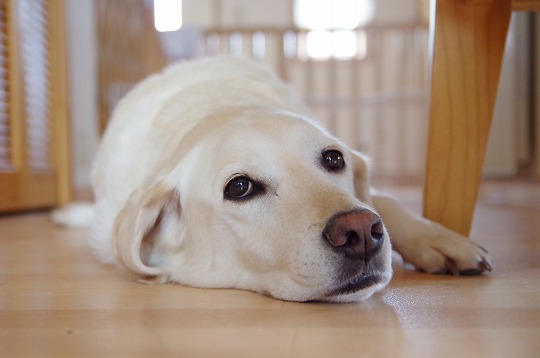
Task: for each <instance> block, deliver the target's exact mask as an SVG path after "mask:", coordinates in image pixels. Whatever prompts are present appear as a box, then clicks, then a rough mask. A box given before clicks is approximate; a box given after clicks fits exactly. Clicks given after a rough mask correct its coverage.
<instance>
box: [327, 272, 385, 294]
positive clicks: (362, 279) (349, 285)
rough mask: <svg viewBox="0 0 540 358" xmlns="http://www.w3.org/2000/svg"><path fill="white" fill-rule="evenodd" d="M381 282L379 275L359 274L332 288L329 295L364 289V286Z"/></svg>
mask: <svg viewBox="0 0 540 358" xmlns="http://www.w3.org/2000/svg"><path fill="white" fill-rule="evenodd" d="M379 282H381V278H380V277H379V276H374V275H359V276H356V277H354V278H353V279H351V280H349V281H348V282H346V283H345V284H344V285H341V286H340V287H338V288H337V289H334V290H332V291H331V292H330V293H329V294H328V296H339V295H347V294H351V293H355V292H358V291H360V290H363V289H364V288H368V287H371V286H373V285H376V284H377V283H379Z"/></svg>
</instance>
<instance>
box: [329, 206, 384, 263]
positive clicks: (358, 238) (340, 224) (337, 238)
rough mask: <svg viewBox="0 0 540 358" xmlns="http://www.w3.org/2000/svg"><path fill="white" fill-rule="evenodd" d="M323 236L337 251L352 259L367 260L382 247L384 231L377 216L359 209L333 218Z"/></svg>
mask: <svg viewBox="0 0 540 358" xmlns="http://www.w3.org/2000/svg"><path fill="white" fill-rule="evenodd" d="M323 236H324V237H325V238H326V240H328V242H329V243H330V245H332V247H333V248H335V249H336V250H338V251H343V252H344V253H345V254H346V255H347V256H349V257H351V258H363V259H365V260H367V259H368V258H369V257H370V256H372V255H373V254H374V253H375V252H377V250H378V249H379V248H380V247H381V245H382V243H383V240H384V229H383V223H382V220H381V218H380V217H379V216H378V215H377V214H375V213H374V212H372V211H370V210H367V209H358V210H353V211H347V212H342V213H338V214H336V215H335V216H333V217H332V218H331V219H330V220H328V223H327V224H326V227H325V228H324V230H323Z"/></svg>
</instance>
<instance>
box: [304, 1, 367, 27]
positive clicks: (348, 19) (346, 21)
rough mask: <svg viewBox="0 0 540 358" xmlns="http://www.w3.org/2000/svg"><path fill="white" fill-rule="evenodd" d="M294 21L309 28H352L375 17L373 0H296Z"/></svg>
mask: <svg viewBox="0 0 540 358" xmlns="http://www.w3.org/2000/svg"><path fill="white" fill-rule="evenodd" d="M294 6H295V9H294V21H295V23H296V25H297V26H298V27H300V28H304V29H309V30H328V29H346V30H352V29H355V28H357V27H358V26H360V25H365V24H366V23H367V22H369V21H370V20H371V18H372V17H373V10H374V9H373V7H374V6H373V2H372V0H296V1H295V3H294Z"/></svg>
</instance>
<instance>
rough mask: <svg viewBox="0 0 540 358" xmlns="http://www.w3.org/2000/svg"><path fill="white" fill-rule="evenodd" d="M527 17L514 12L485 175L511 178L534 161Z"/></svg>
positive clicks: (485, 164) (500, 80)
mask: <svg viewBox="0 0 540 358" xmlns="http://www.w3.org/2000/svg"><path fill="white" fill-rule="evenodd" d="M527 30H528V23H527V14H525V13H514V15H513V16H512V21H511V23H510V29H509V33H508V38H507V43H506V50H505V57H504V61H503V67H502V70H501V77H500V79H499V91H498V93H497V101H496V104H495V109H494V114H493V122H492V125H491V132H490V139H489V144H488V149H487V153H486V160H485V163H484V174H485V175H486V176H490V177H508V176H512V175H515V174H517V172H518V170H519V165H520V162H527V161H528V160H529V159H530V158H528V155H529V152H528V151H529V147H530V143H529V141H528V138H529V135H528V131H529V130H530V127H529V125H530V122H529V115H530V113H529V112H528V107H529V90H530V88H529V76H530V74H529V71H528V68H529V56H530V47H529V46H530V45H529V42H528V39H529V36H528V33H527Z"/></svg>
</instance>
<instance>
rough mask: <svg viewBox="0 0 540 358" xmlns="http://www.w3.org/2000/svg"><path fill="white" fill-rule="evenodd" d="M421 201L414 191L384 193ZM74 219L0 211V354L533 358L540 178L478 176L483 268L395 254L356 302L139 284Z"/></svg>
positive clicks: (539, 338) (539, 331) (539, 291)
mask: <svg viewBox="0 0 540 358" xmlns="http://www.w3.org/2000/svg"><path fill="white" fill-rule="evenodd" d="M390 191H392V192H395V193H396V194H397V195H398V196H400V197H401V198H402V200H403V201H404V203H405V204H406V205H408V206H410V207H411V208H413V209H414V210H417V211H420V200H419V199H420V197H419V195H420V194H419V193H420V189H419V188H412V189H408V188H398V189H396V188H393V189H392V190H390ZM87 236H88V234H87V233H86V232H85V231H84V230H67V229H61V228H57V227H55V226H53V225H52V224H51V223H50V221H49V219H48V216H47V214H46V213H34V214H27V215H17V216H4V217H0V357H47V356H49V357H166V356H171V357H362V356H367V357H383V356H388V357H537V356H539V355H540V353H539V352H540V184H538V183H531V182H502V183H501V182H497V183H485V184H484V185H483V188H482V193H481V197H480V201H479V206H478V210H477V216H476V218H475V221H474V225H473V232H472V237H473V238H474V239H475V240H476V241H477V242H478V243H480V244H481V245H483V246H484V247H486V248H487V249H488V250H489V251H490V253H491V254H492V258H493V260H494V271H493V272H492V273H489V274H487V275H484V276H480V277H447V276H430V275H427V274H422V273H417V272H414V271H412V270H410V269H409V268H407V267H404V265H403V264H402V262H401V261H400V259H399V257H397V255H396V257H395V260H394V269H395V277H394V279H393V280H392V282H391V284H390V286H389V287H388V288H387V289H385V290H384V291H383V292H381V293H379V294H376V295H375V296H374V297H373V298H371V299H369V300H368V301H366V302H363V303H359V304H318V303H291V302H282V301H278V300H274V299H272V298H268V297H263V296H260V295H257V294H255V293H251V292H243V291H237V290H208V289H196V288H189V287H182V286H178V285H160V286H148V285H143V284H140V283H137V282H136V281H135V280H134V279H133V277H131V276H130V275H128V274H127V273H125V272H123V271H121V270H117V269H115V268H113V267H107V266H103V265H101V264H99V263H98V262H97V261H96V259H95V258H94V257H93V256H92V255H91V254H90V252H89V250H88V248H87V246H86V243H85V240H86V238H87Z"/></svg>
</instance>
